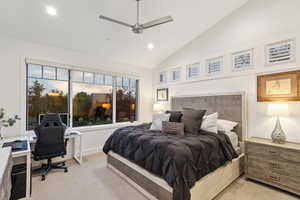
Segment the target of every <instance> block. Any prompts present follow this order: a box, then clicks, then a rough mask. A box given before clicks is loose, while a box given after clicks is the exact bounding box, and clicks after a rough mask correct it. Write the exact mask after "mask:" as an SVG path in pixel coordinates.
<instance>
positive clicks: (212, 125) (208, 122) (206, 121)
mask: <svg viewBox="0 0 300 200" xmlns="http://www.w3.org/2000/svg"><path fill="white" fill-rule="evenodd" d="M217 122H218V113H213V114H210V115H205V116H204V117H203V122H202V125H201V129H202V130H204V131H208V132H212V133H216V134H217V133H218V123H217Z"/></svg>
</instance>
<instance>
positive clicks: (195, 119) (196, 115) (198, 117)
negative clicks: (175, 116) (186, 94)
mask: <svg viewBox="0 0 300 200" xmlns="http://www.w3.org/2000/svg"><path fill="white" fill-rule="evenodd" d="M205 112H206V110H191V109H187V108H183V111H182V114H183V116H182V119H181V121H182V122H183V123H184V130H185V132H186V133H190V134H194V135H197V134H198V131H199V129H200V127H201V124H202V119H203V116H204V114H205Z"/></svg>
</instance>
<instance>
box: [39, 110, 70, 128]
mask: <svg viewBox="0 0 300 200" xmlns="http://www.w3.org/2000/svg"><path fill="white" fill-rule="evenodd" d="M45 115H46V114H39V124H41V122H42V121H43V118H44V116H45ZM58 115H59V117H60V119H61V121H62V122H63V123H64V124H65V125H66V126H68V125H69V114H68V113H58Z"/></svg>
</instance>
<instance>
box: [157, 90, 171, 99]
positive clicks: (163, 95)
mask: <svg viewBox="0 0 300 200" xmlns="http://www.w3.org/2000/svg"><path fill="white" fill-rule="evenodd" d="M156 100H157V101H169V89H168V88H161V89H157V96H156Z"/></svg>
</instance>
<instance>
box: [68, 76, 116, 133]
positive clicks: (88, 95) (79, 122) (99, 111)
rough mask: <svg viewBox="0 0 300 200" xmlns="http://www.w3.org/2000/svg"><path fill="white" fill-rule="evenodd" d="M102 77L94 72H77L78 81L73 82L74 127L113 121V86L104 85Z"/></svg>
mask: <svg viewBox="0 0 300 200" xmlns="http://www.w3.org/2000/svg"><path fill="white" fill-rule="evenodd" d="M79 76H83V77H79ZM94 77H97V79H94ZM100 77H101V75H98V74H96V75H95V74H94V73H89V72H83V73H78V72H76V79H75V80H76V82H74V83H72V94H73V117H72V119H73V120H72V122H73V127H79V126H94V125H102V124H111V123H113V114H112V110H113V86H112V84H111V85H104V81H101V80H100V79H101V78H100ZM102 77H103V78H104V76H103V75H102ZM78 80H82V81H81V82H79V81H78ZM96 80H97V81H96Z"/></svg>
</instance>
